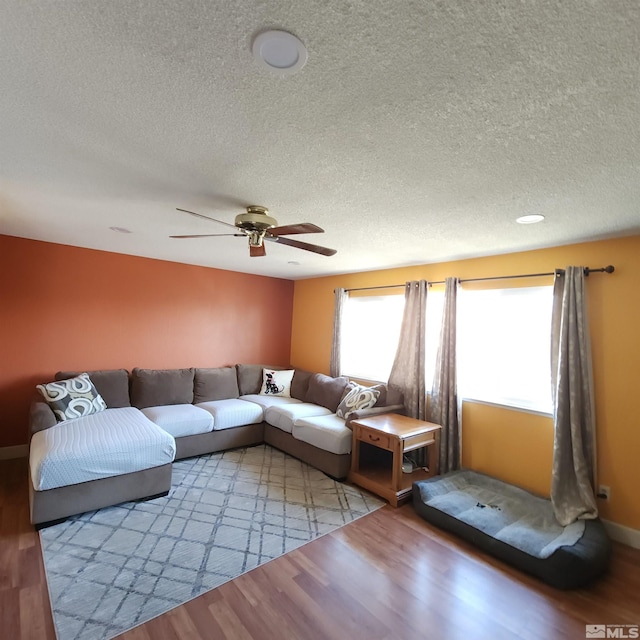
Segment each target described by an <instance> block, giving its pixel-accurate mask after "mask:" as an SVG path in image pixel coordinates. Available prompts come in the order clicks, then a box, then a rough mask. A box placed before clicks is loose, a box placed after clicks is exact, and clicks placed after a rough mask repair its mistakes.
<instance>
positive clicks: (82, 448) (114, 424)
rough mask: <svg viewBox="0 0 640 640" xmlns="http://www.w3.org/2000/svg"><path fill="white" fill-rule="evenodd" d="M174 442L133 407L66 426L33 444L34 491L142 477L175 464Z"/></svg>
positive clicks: (39, 435)
mask: <svg viewBox="0 0 640 640" xmlns="http://www.w3.org/2000/svg"><path fill="white" fill-rule="evenodd" d="M175 455H176V444H175V440H174V439H173V436H171V435H170V434H168V433H167V432H166V431H164V430H163V429H161V428H160V427H158V426H157V425H156V424H154V423H153V422H151V420H149V419H148V418H147V417H146V416H145V415H143V413H142V412H141V411H139V410H138V409H134V408H133V407H125V408H122V409H106V410H104V411H101V412H99V413H94V414H92V415H89V416H83V417H81V418H75V419H73V420H65V421H64V422H60V423H58V424H57V425H55V426H53V427H51V428H49V429H45V430H44V431H38V432H37V433H35V434H34V436H33V438H32V439H31V449H30V452H29V468H30V471H31V481H32V482H33V487H34V489H35V490H36V491H44V490H46V489H54V488H56V487H63V486H67V485H71V484H79V483H81V482H87V481H88V480H98V479H100V478H108V477H111V476H118V475H123V474H125V473H132V472H134V471H142V470H143V469H150V468H151V467H158V466H160V465H163V464H167V463H168V462H173V459H174V457H175Z"/></svg>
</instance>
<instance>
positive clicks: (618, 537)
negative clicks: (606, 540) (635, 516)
mask: <svg viewBox="0 0 640 640" xmlns="http://www.w3.org/2000/svg"><path fill="white" fill-rule="evenodd" d="M602 524H604V528H605V529H606V530H607V533H608V534H609V536H610V537H611V539H612V540H615V541H616V542H622V544H626V545H629V546H630V547H633V548H634V549H640V531H638V530H637V529H632V528H631V527H625V526H624V525H622V524H618V523H617V522H611V521H610V520H603V521H602Z"/></svg>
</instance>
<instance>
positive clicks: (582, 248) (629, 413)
mask: <svg viewBox="0 0 640 640" xmlns="http://www.w3.org/2000/svg"><path fill="white" fill-rule="evenodd" d="M607 264H614V265H615V267H616V272H615V273H614V274H612V275H606V274H596V275H593V276H591V277H590V278H589V282H588V296H589V314H590V323H591V338H592V340H591V341H592V351H593V365H594V378H595V393H596V418H597V438H598V476H599V482H600V483H601V484H605V485H609V486H610V487H611V500H610V502H608V503H605V502H600V508H601V515H602V516H603V517H604V518H607V519H609V520H612V521H614V522H617V523H619V524H622V525H626V526H629V527H632V528H635V529H640V494H639V493H638V487H640V465H639V464H638V454H639V453H640V417H639V411H638V406H637V404H638V400H637V398H638V389H639V388H640V236H632V237H627V238H619V239H614V240H603V241H599V242H589V243H581V244H574V245H568V246H563V247H554V248H550V249H541V250H538V251H527V252H522V253H513V254H505V255H497V256H490V257H486V258H476V259H472V260H459V261H455V262H443V263H436V264H425V265H418V266H415V267H405V268H399V269H388V270H384V271H371V272H365V273H354V274H348V275H341V276H332V277H327V278H314V279H309V280H300V281H297V282H296V283H295V294H294V302H293V327H292V336H291V364H292V365H294V366H298V367H304V368H306V369H310V370H316V371H324V372H328V370H329V356H330V352H331V337H332V326H333V290H334V288H336V287H346V288H350V287H366V286H378V285H385V284H396V283H403V282H405V281H406V280H412V279H418V278H426V279H427V280H442V279H444V278H445V277H447V276H458V277H459V278H480V277H490V276H499V275H510V274H518V273H539V272H547V271H553V270H554V269H555V268H556V267H565V266H567V265H584V266H592V267H600V266H605V265H607ZM527 282H528V283H530V281H527ZM548 282H549V283H551V279H549V280H548ZM505 284H507V282H506V281H505ZM310 336H313V340H309V337H310ZM552 447H553V424H552V420H551V418H549V417H546V416H539V415H534V414H528V413H524V412H519V411H513V410H510V409H505V408H501V407H494V406H487V405H481V404H477V403H473V404H472V403H465V404H464V408H463V463H464V464H465V465H467V466H469V467H471V468H474V469H477V470H481V471H484V472H486V473H489V474H492V475H495V476H497V477H499V478H502V479H504V480H507V481H509V482H512V483H514V484H518V485H520V486H523V487H526V488H528V489H530V490H533V491H536V492H538V493H542V494H548V491H549V487H550V477H549V476H550V472H551V456H552Z"/></svg>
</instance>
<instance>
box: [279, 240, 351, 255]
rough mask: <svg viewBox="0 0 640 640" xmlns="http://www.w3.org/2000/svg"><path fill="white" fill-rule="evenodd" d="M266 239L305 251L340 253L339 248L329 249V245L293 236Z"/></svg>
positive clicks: (329, 253)
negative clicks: (293, 237)
mask: <svg viewBox="0 0 640 640" xmlns="http://www.w3.org/2000/svg"><path fill="white" fill-rule="evenodd" d="M266 239H269V240H273V241H274V242H278V243H279V244H286V245H287V246H289V247H295V248H296V249H304V250H305V251H312V252H313V253H319V254H320V255H322V256H332V255H335V254H336V253H338V251H337V249H329V248H328V247H321V246H320V245H317V244H309V243H308V242H300V240H292V239H291V238H282V237H280V236H276V237H275V238H269V237H268V236H267V237H266Z"/></svg>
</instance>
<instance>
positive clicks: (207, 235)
mask: <svg viewBox="0 0 640 640" xmlns="http://www.w3.org/2000/svg"><path fill="white" fill-rule="evenodd" d="M223 236H228V237H235V238H244V236H245V234H244V233H204V234H202V233H200V234H198V235H190V236H169V237H170V238H221V237H223Z"/></svg>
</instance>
